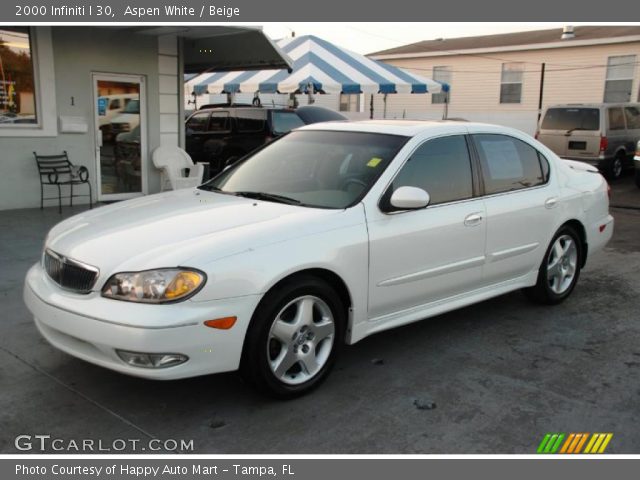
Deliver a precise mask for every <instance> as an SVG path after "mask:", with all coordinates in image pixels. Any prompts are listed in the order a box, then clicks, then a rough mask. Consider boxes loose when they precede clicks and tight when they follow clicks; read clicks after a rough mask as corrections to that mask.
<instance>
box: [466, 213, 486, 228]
mask: <svg viewBox="0 0 640 480" xmlns="http://www.w3.org/2000/svg"><path fill="white" fill-rule="evenodd" d="M480 222H482V214H481V213H470V214H469V215H467V216H466V217H465V219H464V224H465V226H466V227H475V226H476V225H480Z"/></svg>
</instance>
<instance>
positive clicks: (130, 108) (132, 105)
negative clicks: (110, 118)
mask: <svg viewBox="0 0 640 480" xmlns="http://www.w3.org/2000/svg"><path fill="white" fill-rule="evenodd" d="M123 113H140V100H131V101H130V102H129V103H127V106H126V107H125V108H124V110H123Z"/></svg>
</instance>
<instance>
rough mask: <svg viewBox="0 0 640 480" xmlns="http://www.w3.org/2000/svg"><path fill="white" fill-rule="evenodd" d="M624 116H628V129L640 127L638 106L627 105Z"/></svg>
mask: <svg viewBox="0 0 640 480" xmlns="http://www.w3.org/2000/svg"><path fill="white" fill-rule="evenodd" d="M624 116H625V117H626V118H627V128H628V129H633V130H636V129H640V109H638V107H625V109H624Z"/></svg>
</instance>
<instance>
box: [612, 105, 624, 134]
mask: <svg viewBox="0 0 640 480" xmlns="http://www.w3.org/2000/svg"><path fill="white" fill-rule="evenodd" d="M609 129H610V130H624V116H623V114H622V108H619V107H618V108H609Z"/></svg>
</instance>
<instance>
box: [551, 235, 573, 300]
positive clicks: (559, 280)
mask: <svg viewBox="0 0 640 480" xmlns="http://www.w3.org/2000/svg"><path fill="white" fill-rule="evenodd" d="M577 265H578V247H577V245H576V242H575V241H574V239H573V238H572V237H571V236H569V235H561V236H560V237H558V238H557V239H556V241H555V242H554V244H553V247H552V248H551V251H550V252H549V258H548V260H547V281H548V283H549V288H550V289H551V291H552V292H553V293H555V294H556V295H562V294H563V293H564V292H566V291H567V290H568V289H569V288H570V287H571V284H572V283H573V279H574V278H575V275H576V271H577Z"/></svg>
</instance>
